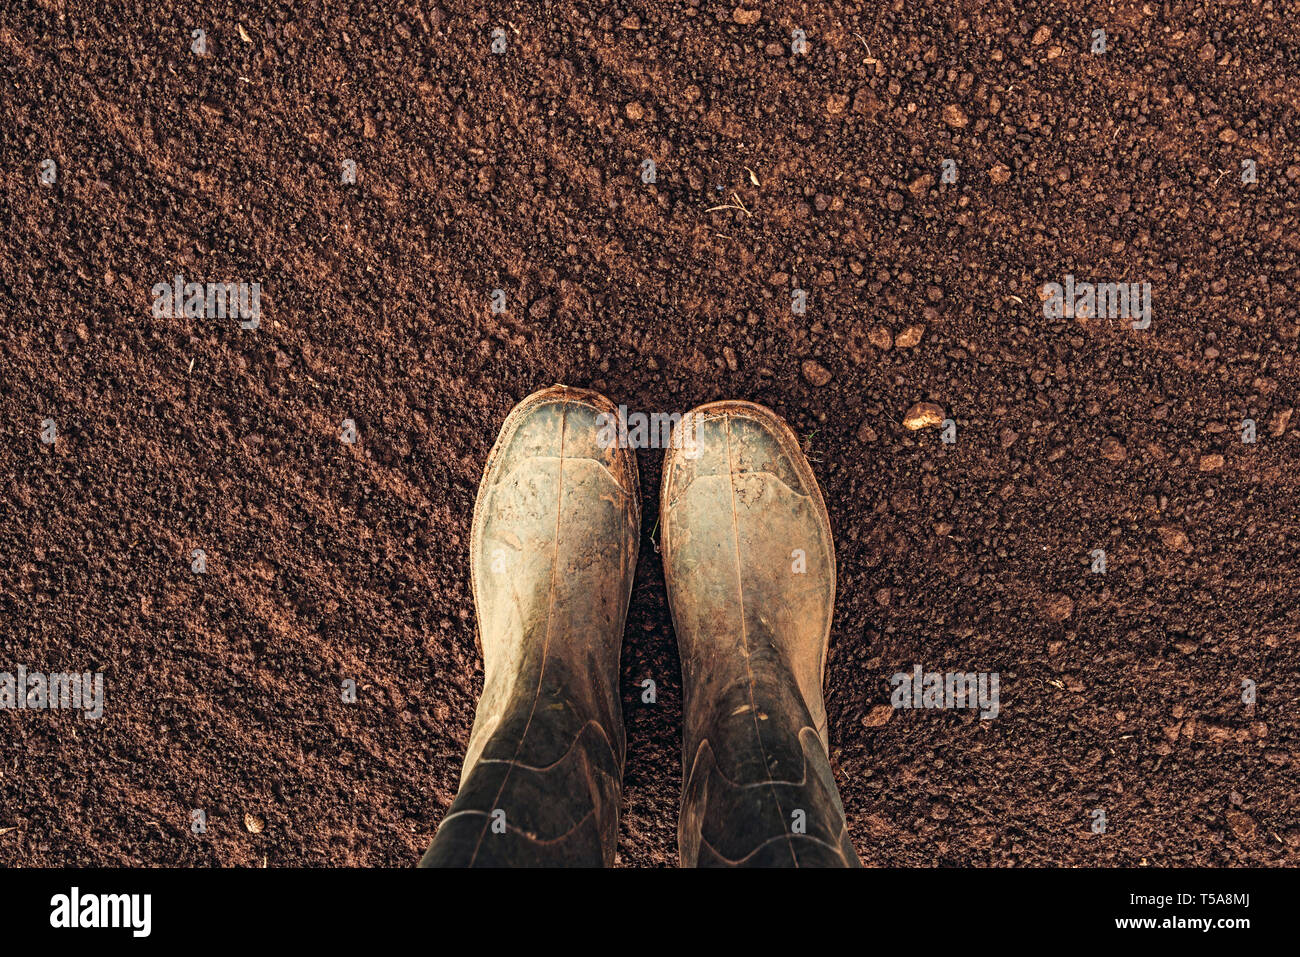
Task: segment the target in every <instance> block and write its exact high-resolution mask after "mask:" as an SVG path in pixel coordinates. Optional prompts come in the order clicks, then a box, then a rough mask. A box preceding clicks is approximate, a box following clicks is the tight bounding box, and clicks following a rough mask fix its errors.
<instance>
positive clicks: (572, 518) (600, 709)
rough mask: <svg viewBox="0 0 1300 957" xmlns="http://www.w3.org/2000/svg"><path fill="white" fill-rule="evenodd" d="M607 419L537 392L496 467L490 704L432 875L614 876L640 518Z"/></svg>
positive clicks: (482, 611)
mask: <svg viewBox="0 0 1300 957" xmlns="http://www.w3.org/2000/svg"><path fill="white" fill-rule="evenodd" d="M602 414H605V415H608V416H611V417H613V416H616V415H617V409H616V408H615V406H614V405H613V403H611V402H610V401H609V400H608V399H606V398H605V397H604V396H602V395H599V394H597V393H595V392H588V391H585V390H580V389H570V388H566V387H564V386H554V387H552V388H549V389H545V390H543V391H541V392H537V393H535V394H533V395H531V396H529V397H528V398H526V399H524V400H523V401H522V402H520V403H519V405H517V406H516V407H515V409H514V410H513V411H512V412H511V413H510V416H509V417H508V418H507V419H506V422H505V424H504V425H503V426H502V427H501V434H500V435H499V436H498V437H497V441H496V445H495V446H493V449H492V453H491V455H490V456H489V457H488V462H487V466H486V469H485V471H484V474H483V481H482V484H481V485H480V486H479V491H478V499H477V500H476V502H475V503H474V525H473V531H472V533H471V536H470V563H471V578H472V584H473V591H474V607H475V611H476V612H477V615H478V635H479V642H480V644H481V646H482V650H483V694H482V696H481V697H480V698H479V701H478V709H477V711H476V712H475V715H474V728H473V731H472V732H471V734H470V739H469V747H468V752H467V754H466V756H465V764H464V768H463V770H462V772H461V781H460V791H459V793H458V794H457V795H456V800H455V801H454V802H453V803H452V806H451V808H450V810H449V811H448V813H447V816H446V817H445V818H444V819H443V821H442V825H441V826H440V827H439V829H438V833H437V835H436V836H435V837H434V839H433V842H432V843H431V844H430V845H429V849H428V851H426V852H425V855H424V857H423V858H422V859H421V861H420V864H421V866H448V867H473V866H570V865H571V866H593V867H598V866H601V865H605V866H609V865H611V864H612V863H613V860H614V848H615V844H616V839H617V833H618V810H619V799H620V789H621V781H622V772H623V758H624V754H625V752H626V743H625V736H624V730H623V715H622V707H621V703H620V698H619V652H620V649H621V646H622V642H623V625H624V621H625V619H626V617H627V607H628V600H629V598H630V597H631V591H632V575H633V572H634V571H635V568H636V554H637V545H638V543H639V541H640V523H641V517H640V503H639V486H638V482H637V470H636V458H635V454H634V453H633V452H631V451H629V450H628V449H621V448H618V447H617V443H610V442H607V441H604V442H602V441H601V437H600V436H599V433H600V431H601V427H602V421H601V419H600V416H601V415H602ZM602 445H606V446H610V447H602Z"/></svg>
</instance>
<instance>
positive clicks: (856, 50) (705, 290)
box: [0, 0, 1300, 866]
mask: <svg viewBox="0 0 1300 957" xmlns="http://www.w3.org/2000/svg"><path fill="white" fill-rule="evenodd" d="M255 6H256V5H255ZM269 6H270V7H271V8H272V9H270V10H269V11H268V12H263V9H262V8H261V7H259V9H258V10H253V9H252V8H248V9H244V8H243V7H238V6H235V5H229V4H216V5H201V4H196V3H185V2H183V3H180V4H162V3H157V2H155V0H146V2H128V3H114V2H104V3H96V4H93V5H91V4H74V3H64V2H58V0H45V2H30V0H12V2H8V3H5V4H4V5H3V7H2V8H0V90H2V91H3V96H2V97H0V105H2V106H3V115H2V116H0V176H2V177H3V192H2V193H0V224H3V229H2V230H0V313H2V315H0V318H2V320H3V331H2V332H0V342H2V343H3V346H2V347H0V413H2V414H0V483H2V485H3V495H2V496H0V568H2V570H3V576H4V577H3V585H2V586H0V671H13V670H14V669H15V668H16V667H17V666H19V665H25V666H26V667H27V668H29V669H32V670H43V671H72V670H77V671H82V670H102V672H103V674H104V676H105V702H104V717H103V718H102V719H101V720H99V721H93V720H88V719H86V718H84V717H82V716H81V715H80V714H73V713H69V712H66V711H58V712H41V711H2V712H0V864H4V865H10V866H14V865H60V864H120V865H130V864H143V865H161V864H180V865H239V866H263V865H269V866H277V865H295V864H306V865H394V866H408V865H412V864H414V862H415V861H416V860H417V858H418V857H419V855H420V853H421V851H422V850H423V848H424V847H425V845H426V844H427V842H428V840H429V838H430V837H431V835H432V834H433V832H434V829H435V828H436V826H437V823H438V821H439V820H440V818H441V816H442V814H443V813H444V811H445V810H446V808H447V806H448V805H449V804H450V802H451V800H452V797H453V795H454V793H455V789H456V785H457V778H458V774H459V770H460V761H461V756H462V754H463V751H464V747H465V743H466V741H467V739H468V735H469V729H470V724H471V721H472V717H473V711H474V704H475V699H476V696H477V693H478V691H479V689H480V687H481V684H482V670H481V669H482V666H481V658H480V655H479V652H478V651H477V649H476V644H475V632H474V610H473V603H472V600H471V597H470V593H469V585H468V577H469V567H468V565H469V563H468V551H467V550H468V537H469V525H470V513H471V508H472V503H473V499H474V494H475V489H476V487H477V484H478V481H479V477H480V474H481V471H482V467H483V464H484V461H485V459H486V457H487V453H488V450H489V448H490V447H491V444H492V441H493V439H494V437H495V435H496V432H497V429H498V428H499V426H500V424H501V422H502V421H503V419H504V418H505V415H506V413H507V412H508V411H509V409H510V408H511V406H512V405H513V404H514V403H515V402H517V401H518V400H519V399H520V398H522V397H523V396H525V395H527V394H528V393H530V392H532V391H533V390H535V389H537V388H539V387H542V386H544V385H549V384H551V383H554V382H564V383H567V384H571V385H575V386H583V387H588V388H595V389H598V390H601V391H603V392H605V393H606V394H607V395H609V396H610V397H611V398H612V399H614V401H616V402H620V403H625V404H626V405H627V406H628V407H629V408H630V409H632V410H641V411H645V412H673V411H686V410H688V409H690V408H691V407H692V406H694V405H696V404H698V403H701V402H705V401H709V400H714V399H719V398H726V397H736V398H744V399H750V400H753V401H757V402H761V403H764V404H766V405H768V406H771V407H772V408H773V409H775V410H776V411H778V412H779V413H781V414H782V415H783V416H785V417H786V419H787V420H788V421H789V422H790V423H791V425H792V427H794V428H795V429H796V431H798V432H799V434H800V435H801V436H803V437H804V439H805V442H806V450H807V454H808V456H809V458H810V460H811V461H812V463H813V467H814V469H815V471H816V473H817V475H818V478H819V481H820V482H821V485H822V489H823V492H824V495H825V498H826V501H827V503H828V506H829V508H830V512H831V518H832V524H833V527H834V530H835V535H836V541H837V548H838V558H839V572H840V598H839V602H838V606H837V614H836V623H835V627H834V632H833V634H832V639H831V640H832V652H831V655H832V656H831V660H830V664H829V669H828V680H827V703H828V711H829V715H830V727H831V743H832V752H833V753H832V760H833V763H834V764H835V767H836V772H837V774H838V776H839V780H840V784H841V789H842V794H843V798H844V803H845V806H846V810H847V813H848V821H849V826H850V830H851V832H852V835H853V837H854V840H855V842H856V844H857V847H858V850H859V853H860V854H861V856H862V858H863V860H864V861H865V862H867V863H869V864H875V865H891V864H917V865H931V864H935V865H959V864H975V865H1002V864H1033V865H1049V864H1086V865H1111V864H1116V865H1118V864H1130V865H1137V864H1173V865H1179V864H1205V865H1248V864H1262V865H1281V864H1287V863H1289V864H1292V865H1294V864H1296V863H1300V807H1298V804H1300V797H1298V796H1297V790H1296V781H1297V777H1298V775H1300V720H1298V719H1297V700H1298V698H1300V463H1298V459H1300V418H1296V417H1294V416H1293V415H1292V410H1293V408H1294V406H1295V405H1296V404H1297V387H1298V386H1300V355H1298V353H1300V348H1298V346H1297V332H1298V331H1300V310H1298V302H1300V297H1297V293H1296V289H1297V288H1300V268H1298V267H1297V263H1298V262H1300V249H1298V247H1300V238H1298V237H1300V232H1298V225H1300V224H1298V223H1297V218H1298V211H1300V155H1298V147H1300V143H1298V132H1300V84H1297V80H1296V70H1297V64H1300V7H1297V5H1296V3H1294V2H1290V0H1288V2H1266V3H1262V4H1197V3H1179V2H1170V3H1155V2H1147V3H1141V2H1129V0H1119V2H1117V3H1114V4H1112V5H1109V6H1106V5H1094V4H1085V3H1080V2H1075V0H1070V2H1065V3H1058V2H1053V3H1048V2H1029V3H1014V4H1013V3H1002V2H989V3H982V2H967V3H960V4H953V3H910V2H909V3H904V2H902V0H897V2H893V3H885V4H879V5H878V4H848V3H839V2H835V3H792V4H780V5H778V4H772V3H764V4H762V5H761V9H760V7H759V6H757V5H756V6H753V7H749V8H748V9H744V8H735V7H733V5H731V4H723V5H718V4H712V3H707V4H702V5H698V6H692V5H690V4H689V3H687V2H655V3H651V2H648V0H637V2H633V3H626V2H625V3H621V4H618V5H615V6H605V5H590V6H588V5H579V4H573V3H568V2H556V3H549V2H546V3H522V2H514V3H498V4H490V5H486V6H484V5H480V4H476V3H469V2H459V0H457V2H448V0H443V2H442V4H441V6H430V5H429V4H427V3H402V2H393V0H378V2H375V3H369V4H365V5H363V7H358V6H355V5H342V6H340V5H335V4H322V3H318V2H315V0H302V2H296V3H293V4H289V3H278V4H271V5H269ZM1099 28H1100V29H1104V30H1105V31H1106V35H1107V40H1106V50H1105V52H1104V53H1093V52H1091V45H1092V36H1093V31H1094V30H1096V29H1099ZM200 29H201V30H203V31H204V41H205V44H206V52H205V53H204V54H203V55H201V56H200V55H197V54H196V53H195V52H194V51H193V49H192V46H191V44H193V43H195V42H196V40H195V39H194V36H193V33H192V31H194V30H200ZM496 29H500V30H501V31H502V33H501V34H500V36H501V37H503V39H504V41H505V50H504V52H502V53H494V52H493V51H492V49H491V45H492V43H493V31H494V30H496ZM796 29H798V30H802V31H804V34H805V35H806V38H807V48H806V50H805V51H804V52H802V53H795V52H792V39H793V38H794V34H793V31H794V30H796ZM46 159H52V160H53V161H54V164H55V166H54V168H55V170H56V171H57V172H56V178H55V181H54V182H52V183H47V182H43V181H42V170H43V168H44V167H43V161H44V160H46ZM647 159H648V160H651V161H652V162H653V163H654V167H655V170H654V181H653V182H646V181H645V179H646V178H648V177H647V176H646V174H645V171H646V170H647V167H645V166H644V161H645V160H647ZM946 159H951V160H953V161H955V167H949V168H953V169H955V172H956V180H955V182H947V181H945V180H944V178H943V171H944V161H945V160H946ZM1246 159H1250V160H1253V161H1254V162H1255V164H1256V170H1257V175H1256V181H1255V182H1243V165H1242V161H1243V160H1246ZM345 160H352V161H353V162H355V164H356V182H355V183H354V184H349V183H344V182H343V181H342V180H343V176H342V169H343V164H344V161H345ZM1247 178H1249V177H1247ZM716 207H722V208H716ZM178 273H179V274H182V275H184V277H185V278H186V280H190V281H197V282H209V281H211V282H219V281H228V282H248V283H253V282H257V283H260V284H261V287H262V300H261V305H262V316H261V323H260V326H259V328H257V329H255V330H244V329H241V328H240V327H239V324H238V322H237V321H235V320H233V319H231V318H205V317H191V318H183V317H181V318H166V317H163V318H155V316H154V315H153V313H152V311H151V306H152V303H153V297H152V295H151V288H152V287H153V286H154V284H155V283H159V282H171V280H172V277H173V276H174V275H176V274H178ZM1067 274H1069V275H1073V276H1075V277H1077V278H1078V279H1079V280H1080V281H1083V280H1085V279H1087V280H1091V281H1123V282H1135V283H1143V282H1149V283H1151V287H1152V300H1153V318H1152V323H1151V327H1150V328H1149V329H1146V330H1143V331H1138V330H1133V329H1131V328H1129V323H1128V322H1127V321H1124V320H1119V319H1109V318H1098V317H1084V318H1060V319H1054V318H1045V316H1044V313H1043V308H1042V304H1041V301H1040V295H1039V293H1040V289H1041V288H1042V287H1043V285H1044V284H1045V283H1049V282H1061V283H1064V282H1065V277H1066V275H1067ZM498 288H499V289H501V290H503V291H504V292H505V293H506V300H505V311H504V312H501V313H494V312H493V311H492V308H491V305H492V303H491V294H492V290H494V289H498ZM795 289H803V290H805V292H806V296H807V308H806V311H805V312H804V313H802V314H798V313H796V312H794V311H792V307H791V303H792V295H793V290H795ZM811 363H816V366H813V365H812V364H811ZM819 383H820V384H819ZM918 402H932V403H935V404H937V405H938V406H940V407H941V410H942V414H943V416H944V417H945V418H950V419H951V420H952V421H953V424H954V425H955V428H956V433H955V442H953V443H945V442H943V441H942V438H941V430H940V429H939V428H927V429H922V430H919V431H910V430H908V429H907V428H905V427H904V426H903V424H902V423H903V418H904V416H905V414H906V412H907V411H908V409H909V408H911V407H912V406H913V405H914V404H915V403H918ZM46 419H53V420H54V422H55V425H56V429H57V439H56V441H55V442H54V443H53V444H45V443H44V442H42V440H41V432H42V422H43V421H44V420H46ZM344 419H352V420H353V421H354V422H355V426H356V431H357V435H358V439H357V441H356V442H355V443H351V444H349V443H347V442H344V441H341V439H340V434H341V429H342V422H343V420H344ZM1246 419H1251V420H1253V422H1254V423H1255V424H1256V430H1257V431H1256V441H1254V442H1243V441H1242V436H1243V421H1244V420H1246ZM640 467H641V480H642V483H643V488H642V492H643V500H644V502H645V515H644V523H645V525H644V538H643V543H642V548H641V556H640V564H639V567H638V571H637V585H636V587H635V591H634V597H633V605H632V609H631V612H630V616H629V623H628V628H627V638H626V647H625V653H624V664H623V686H624V689H625V700H626V711H627V720H628V729H627V732H628V742H629V749H628V759H627V769H626V775H625V796H624V808H623V814H624V820H623V824H622V836H621V844H620V860H621V862H622V863H623V864H625V865H670V864H674V863H676V858H677V852H676V815H677V802H678V790H679V788H680V782H681V754H680V747H681V744H680V685H681V682H680V668H679V663H678V660H677V652H676V646H675V642H674V637H673V634H672V628H671V624H670V621H669V615H668V610H667V606H666V603H665V597H664V587H663V575H662V568H661V566H660V564H659V560H658V556H657V555H656V553H655V548H654V540H655V536H656V535H657V532H656V530H655V525H656V518H657V494H656V493H657V489H658V483H659V479H660V474H661V469H660V456H659V454H658V453H656V452H654V451H650V450H647V451H643V452H641V453H640ZM1099 548H1100V549H1104V550H1105V552H1106V557H1107V570H1106V572H1105V573H1104V574H1097V573H1094V572H1093V570H1092V564H1093V558H1092V557H1091V556H1092V552H1093V550H1094V549H1099ZM195 549H203V550H204V552H205V554H206V562H207V571H206V573H205V574H196V573H194V572H193V571H192V570H191V556H192V553H193V551H194V550H195ZM915 664H920V665H921V666H922V667H923V668H925V669H926V670H936V671H971V672H981V671H988V672H998V673H999V675H1000V679H1001V713H1000V714H999V715H998V717H997V718H995V719H993V720H986V721H982V720H979V719H978V717H977V716H976V715H975V714H973V713H972V712H970V711H961V710H957V711H941V710H940V711H930V710H920V711H907V710H900V711H892V710H891V709H890V708H889V707H887V705H888V703H889V694H890V684H889V679H890V676H891V675H893V674H894V673H896V672H900V671H911V669H912V667H913V665H915ZM647 677H649V678H653V679H654V680H655V681H656V683H657V685H658V701H657V703H656V704H654V705H645V704H642V703H641V687H640V686H641V682H642V681H643V680H644V679H645V678H647ZM346 679H353V680H355V681H356V682H357V685H358V693H359V700H358V702H357V703H356V704H347V703H344V702H343V700H342V697H341V694H340V687H341V685H342V683H343V682H344V681H345V680H346ZM1244 681H1250V682H1253V683H1254V687H1255V689H1256V695H1257V697H1256V699H1255V703H1254V704H1250V705H1248V704H1246V703H1244V702H1243V682H1244ZM196 809H199V810H203V811H204V812H205V814H206V815H207V827H206V833H203V834H195V833H194V832H193V830H192V827H191V823H192V817H191V814H192V811H194V810H196ZM1098 809H1100V810H1102V811H1103V812H1104V815H1105V822H1106V826H1105V829H1104V830H1103V831H1101V832H1100V833H1098V832H1096V831H1095V830H1094V827H1095V826H1096V825H1097V823H1098V821H1099V818H1098V817H1097V815H1096V813H1095V812H1096V811H1097V810H1098Z"/></svg>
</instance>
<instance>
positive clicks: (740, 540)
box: [660, 401, 860, 867]
mask: <svg viewBox="0 0 1300 957" xmlns="http://www.w3.org/2000/svg"><path fill="white" fill-rule="evenodd" d="M660 520H661V522H662V525H663V539H662V552H663V561H664V577H665V580H666V582H667V585H668V600H669V604H670V606H671V607H672V615H673V627H674V628H675V629H676V632H677V644H678V648H679V650H680V652H681V659H682V673H683V687H684V702H683V722H684V728H683V738H684V743H685V748H684V754H683V764H682V769H683V774H682V778H683V781H682V809H681V818H680V821H679V823H678V849H679V851H680V853H681V863H682V865H683V866H684V867H695V866H742V865H743V866H758V867H810V866H822V867H828V866H830V867H845V866H860V865H859V862H858V856H857V853H856V851H855V850H854V848H853V844H852V842H851V841H850V840H849V834H848V830H847V828H846V827H845V824H844V807H843V805H842V804H841V803H840V796H839V791H838V789H837V788H836V785H835V777H834V775H833V774H832V772H831V767H830V760H829V758H828V757H827V753H828V742H827V735H826V710H825V707H824V705H823V702H822V679H823V669H824V666H825V662H826V649H827V642H828V640H829V636H830V627H831V614H832V611H833V608H834V604H835V546H834V544H833V543H832V541H831V530H830V522H829V519H828V517H827V514H826V506H825V504H824V503H823V502H822V496H821V490H820V489H819V488H818V487H817V480H816V478H814V476H813V473H812V468H811V467H810V466H809V465H808V462H807V460H806V459H805V458H804V456H803V453H802V452H801V451H800V449H799V441H798V439H797V438H796V437H795V435H794V433H793V432H791V431H790V429H789V427H788V426H787V425H786V424H785V422H783V421H782V420H781V418H780V417H779V416H777V415H776V414H775V413H773V412H772V411H770V410H769V409H766V408H764V407H763V406H760V405H755V404H753V403H749V402H739V401H728V402H715V403H711V404H709V405H705V406H701V407H700V408H698V409H696V410H695V411H694V412H692V413H691V414H690V416H688V417H683V421H682V424H681V425H679V426H678V430H677V434H675V437H674V439H673V447H672V448H670V449H669V451H668V453H667V455H666V457H665V461H664V475H663V486H662V489H661V494H660Z"/></svg>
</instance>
